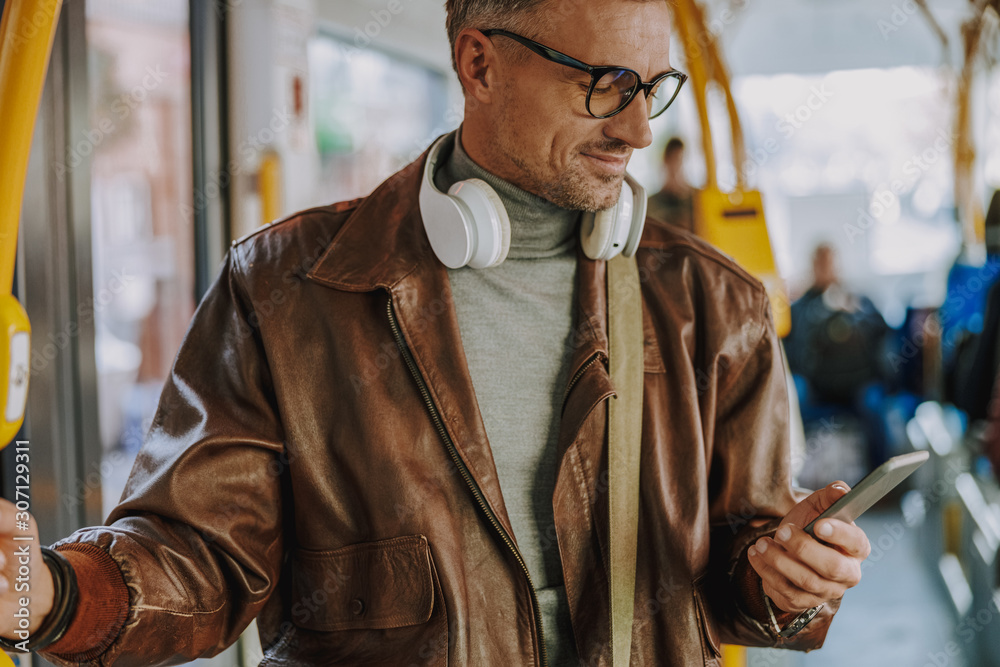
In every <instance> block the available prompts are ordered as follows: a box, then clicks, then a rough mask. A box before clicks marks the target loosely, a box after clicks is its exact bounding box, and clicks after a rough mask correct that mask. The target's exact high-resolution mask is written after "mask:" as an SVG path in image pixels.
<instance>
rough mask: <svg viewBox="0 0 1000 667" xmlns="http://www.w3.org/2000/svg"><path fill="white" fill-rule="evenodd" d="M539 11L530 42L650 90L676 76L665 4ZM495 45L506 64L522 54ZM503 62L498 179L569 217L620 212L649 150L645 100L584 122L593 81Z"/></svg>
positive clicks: (609, 2) (623, 1)
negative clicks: (613, 69)
mask: <svg viewBox="0 0 1000 667" xmlns="http://www.w3.org/2000/svg"><path fill="white" fill-rule="evenodd" d="M540 11H541V12H542V13H541V17H542V20H540V21H538V23H537V25H538V31H537V33H532V34H526V35H524V36H525V37H528V38H531V39H534V40H535V41H538V42H541V43H542V44H544V45H546V46H548V47H551V48H553V49H556V50H557V51H561V52H562V53H565V54H566V55H569V56H572V57H574V58H576V59H577V60H581V61H583V62H585V63H587V64H589V65H595V66H602V65H618V66H621V67H629V68H631V69H634V70H635V71H636V72H638V73H639V75H640V76H641V77H642V80H643V81H649V80H650V79H652V78H653V77H655V76H656V75H658V74H660V73H662V72H666V71H668V70H670V63H669V57H668V56H669V48H670V41H669V40H670V15H669V9H668V7H667V3H665V2H635V1H634V0H589V1H588V0H550V1H549V2H547V3H545V4H544V5H542V7H541V10H540ZM491 39H493V40H494V41H499V40H505V41H507V42H508V44H505V45H504V46H505V47H506V50H501V52H500V56H501V58H503V57H504V56H505V55H506V54H511V53H513V50H514V49H525V47H523V46H522V45H520V44H516V43H514V42H512V41H511V40H509V39H508V38H506V37H503V36H493V37H492V38H491ZM525 50H526V49H525ZM521 55H523V54H521ZM506 60H507V61H508V62H506V63H504V66H503V67H502V69H501V73H500V79H501V80H500V82H499V90H498V96H497V100H498V101H497V104H496V107H495V109H493V113H492V114H491V121H492V124H493V127H492V129H493V131H494V136H493V142H494V150H495V151H496V153H497V155H496V157H497V158H499V159H500V160H501V161H502V163H504V165H503V166H504V167H506V169H503V171H509V172H510V173H501V174H500V175H501V176H502V177H504V178H507V179H508V180H511V181H512V182H514V183H515V184H516V185H518V186H520V187H521V188H523V189H525V190H527V191H529V192H533V193H535V194H537V195H540V196H542V197H544V198H546V199H548V200H550V201H552V202H554V203H555V204H558V205H559V206H562V207H564V208H569V209H578V210H586V211H597V210H603V209H606V208H609V207H611V206H613V205H614V204H615V202H616V201H617V200H618V197H619V195H620V193H621V185H622V181H623V180H624V174H625V167H626V166H627V165H628V161H629V159H630V158H631V155H632V151H633V149H636V148H645V147H646V146H648V145H649V144H650V143H651V141H652V135H651V132H650V129H649V120H648V117H647V115H648V112H647V107H646V104H645V101H646V100H645V95H643V94H641V93H640V94H639V95H638V99H635V100H634V101H633V102H632V103H631V104H630V105H629V106H628V107H626V109H625V110H624V111H622V112H621V113H619V114H618V115H616V116H613V117H611V118H605V119H597V118H594V117H593V116H591V115H590V114H589V113H587V107H586V99H587V90H588V87H589V84H590V75H589V74H587V73H586V72H583V71H579V70H575V69H572V68H570V67H566V66H564V65H560V64H558V63H554V62H550V61H548V60H546V59H544V58H542V57H541V56H538V55H536V54H534V53H531V52H530V51H528V52H527V57H521V58H517V59H512V58H510V57H507V58H506Z"/></svg>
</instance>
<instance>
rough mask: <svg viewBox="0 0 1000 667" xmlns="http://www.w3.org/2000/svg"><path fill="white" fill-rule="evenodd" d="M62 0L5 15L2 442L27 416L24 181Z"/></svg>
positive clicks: (0, 214)
mask: <svg viewBox="0 0 1000 667" xmlns="http://www.w3.org/2000/svg"><path fill="white" fill-rule="evenodd" d="M61 9H62V0H9V1H8V2H6V3H5V4H4V12H3V18H2V19H0V135H2V136H0V447H6V446H7V444H8V443H10V441H11V440H12V439H13V438H14V436H16V435H17V432H18V431H19V430H20V428H21V424H22V422H23V421H24V408H25V405H26V403H27V397H28V376H29V359H30V354H31V325H30V323H29V322H28V316H27V314H26V313H25V312H24V308H22V307H21V304H20V303H18V301H17V299H15V298H14V296H13V294H12V293H11V292H12V289H13V286H14V262H15V259H16V257H17V228H18V223H19V221H20V217H21V201H22V198H23V196H24V180H25V178H26V176H27V172H28V155H29V153H30V151H31V137H32V134H34V129H35V117H36V116H37V115H38V105H39V103H40V102H41V99H42V88H43V87H44V85H45V71H46V69H48V62H49V54H50V53H51V52H52V42H53V40H54V39H55V33H56V26H57V25H58V22H59V11H60V10H61Z"/></svg>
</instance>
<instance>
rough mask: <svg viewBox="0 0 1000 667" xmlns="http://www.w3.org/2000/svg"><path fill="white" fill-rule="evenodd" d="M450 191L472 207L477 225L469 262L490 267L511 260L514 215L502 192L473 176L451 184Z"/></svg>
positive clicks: (482, 266)
mask: <svg viewBox="0 0 1000 667" xmlns="http://www.w3.org/2000/svg"><path fill="white" fill-rule="evenodd" d="M448 194H449V195H450V196H451V197H454V198H455V199H457V200H458V201H460V202H461V203H462V204H464V205H465V207H467V208H468V210H469V212H470V214H471V216H470V220H471V223H472V226H473V228H474V233H473V243H472V257H471V258H470V259H469V262H468V265H469V266H471V267H472V268H474V269H488V268H490V267H493V266H496V265H497V264H500V263H501V262H502V261H504V260H505V259H507V253H508V252H509V251H510V218H509V217H508V216H507V209H505V208H504V205H503V202H502V201H501V200H500V195H498V194H497V193H496V191H495V190H494V189H493V188H492V187H490V185H489V184H488V183H487V182H486V181H483V180H481V179H478V178H470V179H468V180H465V181H459V182H458V183H455V184H454V185H452V186H451V188H450V189H449V190H448Z"/></svg>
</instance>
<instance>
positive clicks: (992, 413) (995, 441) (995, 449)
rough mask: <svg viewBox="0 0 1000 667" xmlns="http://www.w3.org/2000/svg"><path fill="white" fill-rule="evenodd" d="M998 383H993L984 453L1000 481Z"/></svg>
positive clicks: (999, 399)
mask: <svg viewBox="0 0 1000 667" xmlns="http://www.w3.org/2000/svg"><path fill="white" fill-rule="evenodd" d="M998 384H1000V383H994V385H993V398H992V400H991V401H990V406H989V423H988V424H987V426H986V432H985V433H984V435H983V441H984V447H983V449H984V452H983V453H984V454H986V456H987V457H988V458H989V460H990V463H992V464H993V474H994V475H995V476H996V478H997V481H1000V391H997V386H998Z"/></svg>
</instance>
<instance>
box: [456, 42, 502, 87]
mask: <svg viewBox="0 0 1000 667" xmlns="http://www.w3.org/2000/svg"><path fill="white" fill-rule="evenodd" d="M455 63H456V65H457V69H458V80H459V81H460V82H461V84H462V88H464V89H465V92H466V94H467V95H469V96H471V97H473V98H475V99H476V100H478V101H479V102H482V103H484V104H489V103H490V102H492V100H493V94H494V91H495V88H496V76H495V73H496V66H497V50H496V48H495V47H494V46H493V42H491V41H490V40H489V38H487V37H486V36H485V35H483V33H481V32H479V31H478V30H475V29H473V28H466V29H465V30H463V31H462V32H460V33H459V34H458V38H457V39H456V40H455Z"/></svg>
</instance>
